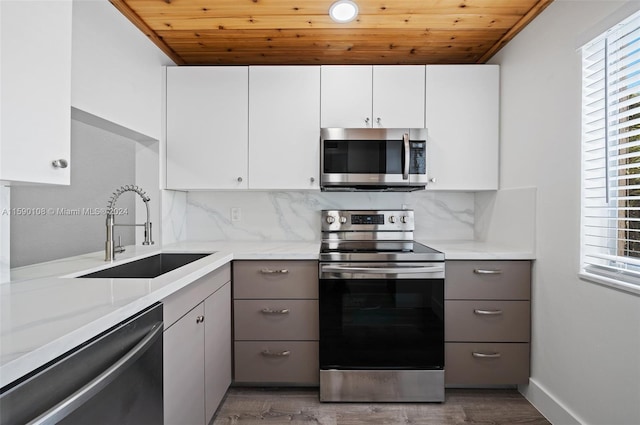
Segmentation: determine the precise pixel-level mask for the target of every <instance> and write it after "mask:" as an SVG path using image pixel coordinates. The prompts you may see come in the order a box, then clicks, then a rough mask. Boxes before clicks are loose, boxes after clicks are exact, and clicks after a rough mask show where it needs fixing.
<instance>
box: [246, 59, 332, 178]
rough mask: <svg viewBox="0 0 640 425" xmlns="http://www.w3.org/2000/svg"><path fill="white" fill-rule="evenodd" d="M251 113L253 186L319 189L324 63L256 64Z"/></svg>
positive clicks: (251, 81)
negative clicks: (321, 97) (322, 65)
mask: <svg viewBox="0 0 640 425" xmlns="http://www.w3.org/2000/svg"><path fill="white" fill-rule="evenodd" d="M249 117H250V121H249V188H251V189H318V187H319V186H318V180H319V179H318V173H319V167H320V166H319V158H320V153H319V152H320V141H319V140H320V67H319V66H256V67H251V68H250V69H249Z"/></svg>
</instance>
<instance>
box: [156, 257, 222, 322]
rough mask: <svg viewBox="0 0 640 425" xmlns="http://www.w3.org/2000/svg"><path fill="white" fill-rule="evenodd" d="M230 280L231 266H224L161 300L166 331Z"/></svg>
mask: <svg viewBox="0 0 640 425" xmlns="http://www.w3.org/2000/svg"><path fill="white" fill-rule="evenodd" d="M230 280H231V266H229V265H225V266H222V267H220V268H219V269H217V270H215V271H212V272H211V273H209V274H207V275H205V276H203V277H201V278H200V279H198V280H196V281H195V282H193V283H191V284H189V285H187V286H186V287H184V288H183V289H181V290H179V291H178V292H175V293H173V294H171V295H169V296H168V297H167V298H165V299H163V300H162V303H163V304H164V306H163V312H164V314H163V317H164V328H165V329H167V328H168V327H169V326H171V325H172V324H173V323H175V322H176V320H178V319H179V318H181V317H182V316H184V315H185V314H187V312H188V311H189V310H191V309H192V308H193V307H195V306H196V305H198V304H200V303H201V302H202V300H204V299H205V298H207V297H208V296H209V295H211V294H213V293H214V292H216V291H217V290H218V289H220V288H221V287H222V286H223V285H224V284H225V283H227V282H229V281H230Z"/></svg>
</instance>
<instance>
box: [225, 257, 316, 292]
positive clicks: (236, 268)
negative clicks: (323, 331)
mask: <svg viewBox="0 0 640 425" xmlns="http://www.w3.org/2000/svg"><path fill="white" fill-rule="evenodd" d="M233 291H234V292H233V297H234V298H236V299H237V298H249V299H251V298H253V299H260V298H302V299H304V298H309V299H317V298H318V262H317V261H234V263H233Z"/></svg>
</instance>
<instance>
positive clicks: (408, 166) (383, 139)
mask: <svg viewBox="0 0 640 425" xmlns="http://www.w3.org/2000/svg"><path fill="white" fill-rule="evenodd" d="M426 184H427V129H426V128H323V129H321V130H320V188H321V190H326V191H329V190H333V191H356V190H362V191H413V190H420V189H424V188H425V186H426Z"/></svg>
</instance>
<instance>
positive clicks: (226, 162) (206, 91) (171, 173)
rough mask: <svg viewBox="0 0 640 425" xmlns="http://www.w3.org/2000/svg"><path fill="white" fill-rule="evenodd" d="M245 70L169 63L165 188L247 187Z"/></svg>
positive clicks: (247, 79)
mask: <svg viewBox="0 0 640 425" xmlns="http://www.w3.org/2000/svg"><path fill="white" fill-rule="evenodd" d="M248 81H249V70H248V67H245V66H228V67H208V66H202V67H168V68H167V94H166V107H167V111H166V114H167V115H166V117H167V118H166V124H167V133H166V139H167V149H166V167H167V168H166V176H167V184H166V186H167V188H168V189H246V188H247V187H248V186H247V180H248V170H247V155H248V115H249V101H248V96H249V88H248V86H249V84H248Z"/></svg>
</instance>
